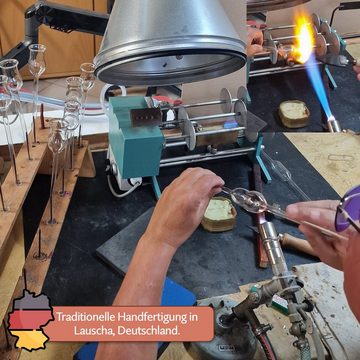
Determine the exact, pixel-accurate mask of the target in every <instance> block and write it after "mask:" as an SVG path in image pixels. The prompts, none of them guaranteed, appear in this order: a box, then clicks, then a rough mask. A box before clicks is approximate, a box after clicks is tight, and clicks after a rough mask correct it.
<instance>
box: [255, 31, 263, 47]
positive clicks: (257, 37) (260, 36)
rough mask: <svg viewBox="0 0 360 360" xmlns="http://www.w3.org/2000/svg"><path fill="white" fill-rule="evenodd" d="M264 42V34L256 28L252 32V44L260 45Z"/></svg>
mask: <svg viewBox="0 0 360 360" xmlns="http://www.w3.org/2000/svg"><path fill="white" fill-rule="evenodd" d="M263 42H264V35H263V32H262V31H261V30H258V29H256V32H255V33H254V38H253V40H252V43H253V44H258V45H262V44H263Z"/></svg>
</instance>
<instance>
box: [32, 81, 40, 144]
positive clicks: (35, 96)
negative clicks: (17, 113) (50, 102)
mask: <svg viewBox="0 0 360 360" xmlns="http://www.w3.org/2000/svg"><path fill="white" fill-rule="evenodd" d="M38 96H39V77H38V76H34V86H33V104H32V112H33V116H32V118H33V135H34V144H36V119H37V104H38Z"/></svg>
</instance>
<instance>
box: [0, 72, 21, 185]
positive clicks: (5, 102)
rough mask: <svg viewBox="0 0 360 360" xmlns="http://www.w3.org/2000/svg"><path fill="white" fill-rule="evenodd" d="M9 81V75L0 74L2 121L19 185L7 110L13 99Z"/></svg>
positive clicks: (17, 180)
mask: <svg viewBox="0 0 360 360" xmlns="http://www.w3.org/2000/svg"><path fill="white" fill-rule="evenodd" d="M7 83H8V78H7V76H5V75H0V112H1V115H2V118H3V121H2V123H3V125H4V129H5V136H6V140H7V143H8V148H9V156H10V160H11V164H12V167H13V170H14V175H15V182H16V184H17V185H19V184H20V180H19V177H18V173H17V168H16V156H15V150H14V142H13V139H12V134H11V128H10V122H9V119H8V117H7V110H8V108H9V106H10V104H11V101H12V95H11V93H10V92H9V90H8V88H7Z"/></svg>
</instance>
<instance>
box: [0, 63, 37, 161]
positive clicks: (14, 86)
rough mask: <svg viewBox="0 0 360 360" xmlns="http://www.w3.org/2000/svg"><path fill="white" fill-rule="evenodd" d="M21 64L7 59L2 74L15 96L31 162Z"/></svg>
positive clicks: (0, 65) (2, 67) (1, 66)
mask: <svg viewBox="0 0 360 360" xmlns="http://www.w3.org/2000/svg"><path fill="white" fill-rule="evenodd" d="M18 64H19V62H18V61H17V60H16V59H5V60H2V61H0V68H1V70H2V73H3V74H4V75H5V76H7V84H6V88H7V89H8V91H9V92H10V93H11V94H12V95H13V96H14V100H15V102H16V103H17V112H18V114H19V118H20V124H21V130H22V133H23V138H24V142H25V143H26V148H27V153H28V158H29V160H32V157H31V153H30V144H29V138H28V132H27V127H26V122H25V119H24V114H23V111H22V106H21V101H20V96H19V91H20V90H21V88H22V86H23V80H22V77H21V75H20V72H19V69H18Z"/></svg>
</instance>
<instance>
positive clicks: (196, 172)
mask: <svg viewBox="0 0 360 360" xmlns="http://www.w3.org/2000/svg"><path fill="white" fill-rule="evenodd" d="M182 174H184V175H183V176H180V177H179V184H180V183H187V185H192V184H194V183H195V182H196V181H197V180H198V179H199V178H200V177H202V176H204V175H213V176H216V174H215V173H214V172H212V171H211V170H208V169H203V168H200V167H197V168H190V170H189V171H187V170H185V171H184V172H183V173H182Z"/></svg>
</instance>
